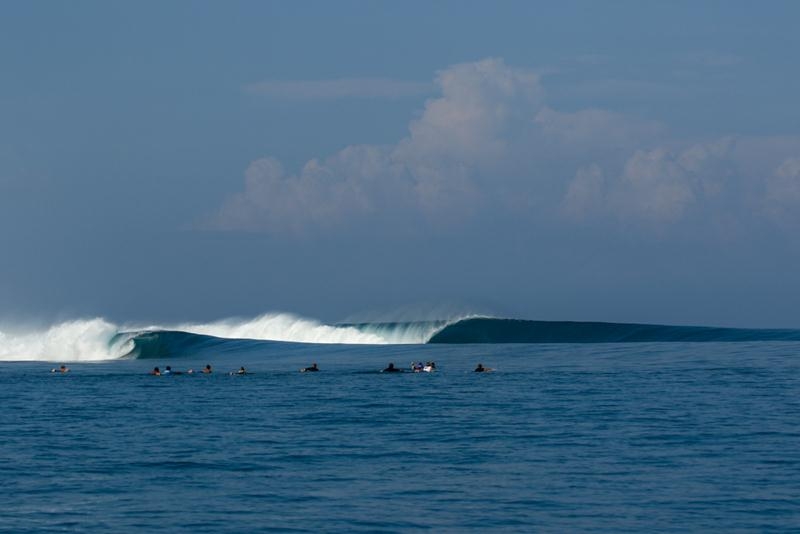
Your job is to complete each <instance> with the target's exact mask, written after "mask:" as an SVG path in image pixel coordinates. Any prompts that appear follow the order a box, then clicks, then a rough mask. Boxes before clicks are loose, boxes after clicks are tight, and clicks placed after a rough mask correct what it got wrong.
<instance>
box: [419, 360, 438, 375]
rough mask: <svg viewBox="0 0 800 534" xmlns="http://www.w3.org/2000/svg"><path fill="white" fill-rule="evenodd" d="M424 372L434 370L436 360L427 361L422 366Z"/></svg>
mask: <svg viewBox="0 0 800 534" xmlns="http://www.w3.org/2000/svg"><path fill="white" fill-rule="evenodd" d="M422 370H423V371H425V372H426V373H432V372H434V371H435V370H436V362H427V363H426V364H425V367H423V368H422Z"/></svg>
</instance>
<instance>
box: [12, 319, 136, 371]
mask: <svg viewBox="0 0 800 534" xmlns="http://www.w3.org/2000/svg"><path fill="white" fill-rule="evenodd" d="M118 332H119V329H118V327H117V326H116V325H114V324H112V323H109V322H108V321H106V320H104V319H100V318H95V319H79V320H74V321H66V322H63V323H59V324H56V325H52V326H48V327H44V328H41V327H39V328H37V327H19V326H17V327H13V328H7V327H0V361H47V362H96V361H105V360H117V359H119V358H123V357H125V356H127V355H128V354H129V353H130V351H131V350H133V341H132V340H131V337H130V336H118V335H117V334H118Z"/></svg>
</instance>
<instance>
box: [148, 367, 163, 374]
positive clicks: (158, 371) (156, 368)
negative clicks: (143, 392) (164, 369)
mask: <svg viewBox="0 0 800 534" xmlns="http://www.w3.org/2000/svg"><path fill="white" fill-rule="evenodd" d="M150 374H151V375H153V376H161V369H159V368H158V367H153V370H152V371H150Z"/></svg>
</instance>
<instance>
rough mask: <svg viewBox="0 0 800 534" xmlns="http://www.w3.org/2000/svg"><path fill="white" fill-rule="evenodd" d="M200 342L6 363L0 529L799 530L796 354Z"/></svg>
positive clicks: (757, 345)
mask: <svg viewBox="0 0 800 534" xmlns="http://www.w3.org/2000/svg"><path fill="white" fill-rule="evenodd" d="M204 350H205V352H203V351H201V352H200V353H199V354H196V355H194V356H188V357H181V358H175V359H172V360H170V359H167V358H162V359H158V358H151V359H125V360H118V361H110V362H104V363H73V364H69V366H70V367H71V369H72V370H71V372H70V373H68V374H65V375H61V374H51V373H50V372H49V370H50V368H51V367H53V363H44V362H27V363H24V362H18V363H0V402H1V403H2V408H3V409H2V411H0V451H2V455H0V530H1V531H3V532H19V533H23V532H73V531H80V532H115V533H127V532H215V533H216V532H269V531H280V532H403V531H416V530H430V531H435V532H464V531H473V532H486V531H503V532H531V531H543V532H581V531H600V532H645V531H646V532H650V531H669V532H685V531H701V532H709V531H714V532H731V531H753V532H762V531H776V532H778V531H783V532H793V531H794V532H796V531H798V530H800V343H798V342H789V341H784V342H778V341H760V342H739V343H715V342H707V343H677V342H673V343H618V344H607V343H597V344H568V343H567V344H513V345H512V344H509V345H470V344H457V345H438V344H430V345H408V346H398V345H387V346H350V345H302V344H291V343H270V342H261V343H249V344H248V343H238V344H236V343H231V344H228V345H218V346H213V345H209V346H207V347H206V348H205V349H204ZM412 360H414V361H416V360H422V361H427V360H435V361H436V363H437V365H438V368H439V370H438V371H437V372H435V373H430V374H429V373H419V374H414V373H402V374H395V375H390V374H381V373H380V372H378V371H379V370H380V369H382V368H383V367H385V365H386V364H387V363H388V362H390V361H391V362H394V363H395V364H397V365H398V366H402V367H407V366H408V364H409V363H410V362H411V361H412ZM311 362H318V363H319V366H320V368H321V369H322V371H321V372H319V373H299V372H298V369H299V368H300V367H305V366H306V365H309V364H310V363H311ZM478 362H481V363H483V364H484V365H485V366H488V367H492V368H494V369H495V371H494V372H490V373H484V374H480V373H474V372H472V369H473V368H474V367H475V365H476V364H477V363H478ZM206 363H210V364H211V365H212V366H214V368H215V373H214V374H212V375H181V376H161V377H153V376H148V375H147V374H146V373H147V371H149V370H150V369H151V368H152V367H153V366H155V365H159V366H160V367H161V368H163V367H164V366H165V365H171V366H172V367H173V368H174V369H180V370H186V369H187V368H190V367H192V368H195V369H198V368H201V367H202V366H204V365H205V364H206ZM242 365H243V366H245V367H246V368H247V369H248V370H249V371H251V372H252V374H248V375H245V376H230V375H229V374H228V372H229V371H233V370H235V369H238V368H239V366H242Z"/></svg>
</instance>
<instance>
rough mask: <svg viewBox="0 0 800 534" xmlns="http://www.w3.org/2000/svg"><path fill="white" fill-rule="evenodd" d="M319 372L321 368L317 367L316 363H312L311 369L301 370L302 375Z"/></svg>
mask: <svg viewBox="0 0 800 534" xmlns="http://www.w3.org/2000/svg"><path fill="white" fill-rule="evenodd" d="M317 371H319V367H317V364H316V363H312V364H311V367H304V368H303V369H300V372H301V373H314V372H317Z"/></svg>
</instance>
